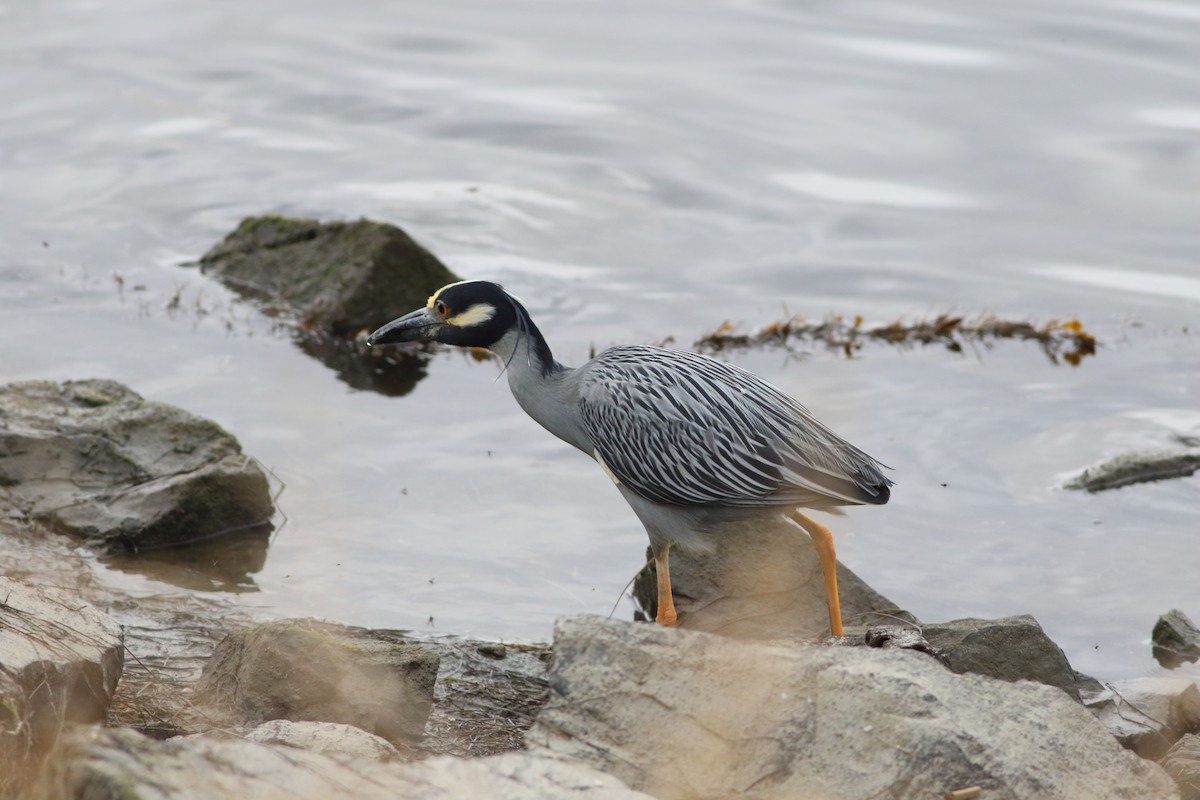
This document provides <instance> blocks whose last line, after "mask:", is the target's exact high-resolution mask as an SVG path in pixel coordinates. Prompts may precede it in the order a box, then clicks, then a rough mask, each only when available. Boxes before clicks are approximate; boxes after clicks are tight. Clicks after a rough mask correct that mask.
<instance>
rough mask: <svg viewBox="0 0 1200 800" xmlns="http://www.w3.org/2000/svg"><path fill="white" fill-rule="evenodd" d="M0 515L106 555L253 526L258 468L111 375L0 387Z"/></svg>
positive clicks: (263, 490)
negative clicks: (82, 541) (88, 543)
mask: <svg viewBox="0 0 1200 800" xmlns="http://www.w3.org/2000/svg"><path fill="white" fill-rule="evenodd" d="M0 513H5V514H10V515H12V514H15V515H18V516H21V517H24V518H28V519H32V520H35V521H38V522H41V523H43V524H45V525H47V526H49V527H50V528H51V529H53V530H56V531H59V532H62V533H70V534H74V535H77V536H84V537H87V538H88V539H90V540H92V541H93V542H95V543H97V544H99V545H101V546H102V547H104V548H107V549H109V550H113V551H118V550H129V551H136V550H144V549H151V548H158V547H167V546H174V545H181V544H187V543H190V542H195V541H199V540H204V539H209V538H212V537H216V536H220V535H223V534H231V533H237V532H244V531H248V530H250V529H258V530H261V529H262V528H263V527H265V526H267V525H269V524H270V519H271V516H272V514H273V513H274V508H273V506H272V503H271V494H270V487H269V485H268V483H267V478H266V475H265V474H263V471H262V470H261V469H260V468H259V466H258V464H256V463H255V462H254V461H253V459H250V458H248V457H247V456H246V455H244V454H243V453H242V449H241V446H240V445H239V444H238V442H237V440H236V439H234V438H233V437H232V436H231V435H229V434H228V433H227V432H225V431H224V430H223V429H222V428H221V427H220V426H219V425H217V424H216V423H214V422H210V421H209V420H206V419H201V418H200V417H197V416H195V415H193V414H189V413H188V412H186V411H183V410H181V409H178V408H175V407H173V406H168V405H164V404H162V403H150V402H146V401H145V400H143V399H142V398H141V397H140V396H139V395H138V394H136V393H134V392H133V391H131V390H130V389H128V388H126V387H125V386H122V385H121V384H119V383H116V382H115V381H108V380H85V381H67V382H65V383H55V382H51V381H27V382H23V383H11V384H8V385H5V386H0Z"/></svg>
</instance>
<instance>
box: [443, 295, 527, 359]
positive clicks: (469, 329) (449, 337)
mask: <svg viewBox="0 0 1200 800" xmlns="http://www.w3.org/2000/svg"><path fill="white" fill-rule="evenodd" d="M430 304H431V306H433V307H434V308H435V309H436V310H437V311H438V313H439V315H441V316H442V318H443V319H444V320H445V322H446V324H445V325H443V326H442V327H441V328H439V329H438V331H437V334H436V337H435V338H436V339H437V340H438V341H439V342H445V343H446V344H453V345H457V346H458V347H491V346H492V345H494V344H495V343H496V342H498V341H500V339H502V338H503V337H504V334H505V333H507V332H508V331H509V330H511V329H512V328H514V327H516V325H517V310H516V307H514V301H513V299H512V298H511V297H509V296H508V294H507V293H506V292H505V291H504V289H502V288H501V287H500V285H499V284H496V283H492V282H491V281H467V282H465V283H452V284H450V285H449V286H446V287H445V288H443V289H442V290H441V291H439V292H438V293H437V294H436V295H434V297H433V298H431V300H430ZM443 310H444V314H443ZM489 311H490V313H488V312H489ZM456 321H457V322H458V323H460V324H455V323H456Z"/></svg>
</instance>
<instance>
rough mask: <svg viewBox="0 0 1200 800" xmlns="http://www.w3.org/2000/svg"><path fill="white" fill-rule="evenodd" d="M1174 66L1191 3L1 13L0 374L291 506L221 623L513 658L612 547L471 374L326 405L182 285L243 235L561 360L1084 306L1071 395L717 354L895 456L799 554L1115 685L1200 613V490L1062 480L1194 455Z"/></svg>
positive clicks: (1199, 152) (13, 9)
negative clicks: (310, 219)
mask: <svg viewBox="0 0 1200 800" xmlns="http://www.w3.org/2000/svg"><path fill="white" fill-rule="evenodd" d="M1197 54H1200V13H1198V12H1197V10H1196V7H1195V6H1194V4H1191V3H1187V2H1094V1H1091V2H1086V3H1085V2H1070V1H1069V0H1063V1H1062V2H1055V3H1044V2H1013V3H1004V4H999V3H997V4H987V5H985V4H970V5H969V6H964V5H963V4H960V3H953V2H949V0H923V1H922V2H915V3H905V4H903V6H897V5H895V4H890V3H884V2H878V1H877V0H876V1H874V2H871V1H869V0H868V1H866V2H855V3H839V4H819V3H818V4H813V3H804V4H802V3H794V2H774V3H772V2H727V3H720V4H718V3H711V4H705V5H698V4H695V3H684V2H661V3H655V4H647V3H633V2H598V0H579V1H578V2H574V3H570V4H566V3H551V2H546V1H545V0H530V2H519V3H505V4H489V3H482V2H466V1H465V0H463V1H462V2H448V3H438V4H432V3H392V2H388V3H385V2H367V3H358V4H354V5H353V6H346V7H339V8H337V9H336V10H334V9H331V8H330V7H329V6H328V5H327V4H324V3H317V2H311V1H309V0H300V2H295V1H293V2H288V3H283V2H278V1H277V0H269V1H268V2H261V3H254V4H248V3H238V4H234V3H230V2H223V1H219V2H213V3H208V4H204V5H202V6H197V5H196V4H184V3H178V2H176V3H171V2H153V3H151V2H146V1H145V0H128V1H127V2H114V3H104V2H76V3H54V4H44V3H35V2H28V0H26V1H25V2H0V313H2V316H0V341H2V347H3V353H4V359H3V362H2V366H0V379H3V380H20V379H28V378H54V379H70V378H82V377H90V376H101V377H111V378H115V379H117V380H121V381H123V382H125V383H127V384H128V385H130V386H131V387H132V388H134V389H135V390H136V391H138V392H140V393H142V394H143V395H145V396H146V397H148V398H151V399H154V400H161V401H164V402H168V403H175V404H177V405H181V406H183V407H185V408H187V409H189V410H191V411H193V412H195V413H198V414H201V415H205V416H208V417H212V418H214V419H216V420H217V421H219V422H220V423H221V424H222V425H224V426H225V427H226V428H227V429H228V430H230V431H231V432H233V433H234V434H235V435H236V436H237V437H238V438H239V439H240V440H241V442H242V443H243V446H244V447H245V449H246V450H247V451H248V452H249V453H251V454H253V455H255V456H256V457H258V458H259V459H260V460H261V461H262V462H263V463H264V464H266V465H267V466H269V467H270V468H271V469H272V470H274V472H275V474H276V475H277V476H278V477H279V479H280V480H281V481H282V482H283V483H284V484H285V485H286V488H285V490H284V493H283V495H282V498H281V505H282V506H283V508H284V510H285V512H286V514H287V517H288V521H287V524H286V525H285V526H284V527H283V529H282V531H281V532H280V533H279V534H278V535H277V536H276V537H275V539H274V541H273V542H272V544H271V546H270V549H269V551H268V553H267V556H266V562H265V566H264V567H263V568H262V569H261V571H259V572H256V573H253V574H251V575H249V576H240V577H239V576H234V578H232V581H233V583H235V584H238V586H237V588H240V589H242V590H243V591H241V592H239V593H236V597H237V602H239V603H242V604H245V605H246V606H247V607H248V608H252V609H254V610H257V611H259V612H263V613H270V614H281V615H282V614H288V615H319V616H324V617H328V618H333V619H338V620H342V621H346V622H350V623H356V624H362V625H374V626H386V627H393V628H404V627H409V628H414V629H422V630H433V631H441V632H453V633H459V634H466V635H473V636H482V637H489V638H519V639H545V638H547V637H548V636H549V634H550V627H551V624H552V621H553V618H554V617H555V616H556V615H559V614H563V613H570V612H591V613H607V612H608V610H609V608H610V607H611V606H612V605H613V603H614V602H616V601H617V599H618V597H619V596H620V592H621V587H622V586H623V585H624V584H625V582H626V580H627V579H628V578H629V577H630V576H631V575H632V574H633V572H634V571H635V570H636V569H637V568H638V566H639V564H640V561H641V558H642V549H643V547H644V544H645V537H644V533H643V532H642V531H641V529H640V527H639V526H638V524H637V522H636V520H635V519H634V517H633V516H632V514H631V513H630V512H629V510H628V509H627V508H626V507H625V505H624V503H623V502H622V501H621V499H620V498H619V496H618V495H617V493H616V492H615V491H613V490H612V488H611V486H610V485H609V484H608V481H607V479H606V478H604V476H603V475H602V474H601V473H600V472H599V471H598V470H596V469H595V466H594V464H592V463H590V462H589V461H588V460H586V459H584V458H582V457H580V456H579V455H578V454H577V453H575V452H574V451H571V450H569V449H568V448H566V447H565V446H563V445H561V443H559V442H557V441H556V440H554V439H553V438H551V437H550V436H548V435H546V434H545V433H544V432H542V431H541V430H539V429H538V428H537V427H536V426H535V425H534V423H532V422H530V421H529V420H528V419H527V418H525V417H524V415H523V414H522V413H521V412H520V410H519V409H518V408H517V407H516V404H515V403H514V402H513V401H512V398H511V397H510V396H509V394H508V390H507V387H506V386H505V385H504V384H503V382H501V383H495V382H494V381H493V376H494V374H495V371H494V369H493V368H492V367H491V366H490V365H478V364H475V363H474V362H472V361H470V360H469V359H467V358H464V357H462V356H461V355H459V354H452V353H447V354H445V355H442V356H440V357H439V358H438V359H436V360H435V362H434V363H433V364H432V365H431V368H430V370H429V375H428V377H427V378H426V379H425V380H424V381H422V382H421V383H420V384H419V385H418V387H417V388H416V390H415V391H414V392H413V393H411V394H409V395H407V396H405V397H402V398H386V397H382V396H379V395H375V394H372V393H367V392H357V391H353V390H351V389H349V388H348V387H347V386H345V385H343V384H341V383H339V382H338V380H337V379H336V377H335V375H334V373H332V372H331V371H329V370H327V369H326V368H325V367H323V366H321V365H320V364H319V363H318V362H316V361H314V360H312V359H310V358H308V357H306V356H304V355H303V354H302V353H301V352H300V351H299V350H298V349H296V348H295V347H294V346H293V345H292V343H291V342H290V341H288V339H287V337H286V336H284V335H282V334H280V333H279V332H277V331H274V330H273V329H272V324H271V322H270V321H269V320H266V319H264V318H262V317H261V316H260V315H259V314H258V313H257V312H256V311H255V309H254V308H253V307H252V306H248V305H246V304H243V303H239V302H237V301H236V300H234V299H233V298H232V297H231V296H230V295H229V294H228V293H227V292H225V291H224V290H223V289H222V288H221V287H220V286H218V285H216V284H215V283H212V282H210V281H208V280H206V279H204V278H203V277H201V276H199V275H198V274H196V273H195V272H194V271H189V270H185V269H181V268H180V267H179V266H177V265H178V264H179V263H180V262H183V261H187V260H191V259H194V258H195V257H196V256H198V255H199V254H200V253H202V252H203V251H204V250H206V249H207V248H208V247H209V246H210V245H211V244H212V243H214V242H215V241H216V240H217V239H219V238H220V237H221V236H223V235H224V233H226V232H227V231H228V230H230V229H231V228H232V227H233V226H234V225H235V224H236V223H237V221H238V220H239V219H240V218H241V217H243V216H245V215H249V214H257V213H267V212H271V213H283V214H291V215H303V216H315V217H321V218H354V217H358V216H368V217H371V218H374V219H381V220H387V221H392V222H395V223H397V224H400V225H402V226H403V227H404V228H405V229H407V230H408V231H409V232H410V233H412V234H413V235H414V236H415V237H417V238H418V239H419V240H420V241H422V242H423V243H424V244H426V245H427V246H428V247H430V248H431V249H432V250H433V251H434V252H436V253H437V254H438V255H439V256H440V257H441V258H442V259H443V260H444V261H446V262H447V263H448V264H449V265H450V266H451V267H452V268H453V269H454V270H455V271H457V272H458V273H460V274H463V275H467V276H478V277H489V278H493V279H497V280H500V281H502V282H504V283H506V284H507V285H508V286H509V287H510V288H511V289H513V290H514V291H516V292H517V293H518V294H520V295H521V296H522V297H523V298H524V299H525V301H526V302H527V304H528V306H529V307H530V309H531V311H532V312H533V314H534V315H535V317H536V318H537V320H538V322H539V324H540V325H541V327H542V329H543V331H544V332H545V333H546V334H547V336H548V338H549V339H550V342H551V345H552V347H554V349H555V354H556V355H557V356H558V358H559V359H560V360H562V361H564V362H565V363H568V364H576V363H579V362H581V361H583V360H584V359H586V357H587V354H588V352H589V350H590V348H592V347H593V346H596V347H604V346H607V345H609V344H613V343H618V342H660V341H663V340H664V339H666V338H667V337H674V340H675V341H676V343H677V344H681V345H686V344H688V343H690V342H691V341H693V340H694V339H696V338H697V337H699V336H700V335H702V334H703V333H705V332H707V331H710V330H712V329H713V328H715V327H716V326H717V325H718V324H720V323H721V322H722V321H724V320H727V319H728V320H731V321H734V322H739V323H741V324H742V325H743V326H744V328H745V329H752V328H753V327H755V326H756V325H760V324H765V323H767V322H769V321H771V320H773V319H777V318H779V317H781V316H783V315H784V314H785V313H799V314H802V315H804V316H806V317H808V318H818V319H819V318H821V317H823V316H825V315H827V314H831V313H839V314H845V315H847V316H853V315H859V314H861V315H862V316H864V317H865V318H866V319H867V320H869V321H877V322H889V321H891V320H892V319H895V318H897V317H906V318H909V319H915V318H917V317H921V316H928V315H934V314H937V313H940V312H942V311H946V310H955V311H957V312H959V313H966V314H968V315H970V314H975V313H984V312H988V313H996V314H999V315H1002V316H1009V317H1015V318H1020V319H1025V318H1028V319H1033V320H1037V321H1046V320H1049V319H1071V318H1078V319H1080V320H1082V321H1083V323H1084V324H1085V326H1086V328H1087V329H1088V330H1089V331H1090V332H1091V333H1093V334H1094V335H1096V336H1097V337H1099V339H1100V340H1101V342H1102V345H1103V346H1102V347H1101V350H1100V353H1099V354H1098V355H1097V356H1096V357H1095V358H1090V359H1086V360H1085V361H1084V362H1083V364H1081V365H1080V366H1079V367H1078V368H1070V367H1066V366H1056V365H1053V364H1051V363H1050V362H1049V361H1048V360H1047V359H1046V358H1045V357H1044V356H1043V355H1042V354H1041V353H1040V351H1039V350H1038V349H1037V348H1036V347H1035V346H1033V345H1022V344H1017V343H1005V344H1001V345H998V346H996V347H994V348H992V349H986V350H981V351H978V352H970V351H968V352H966V353H964V354H961V355H955V354H952V353H948V352H946V351H944V350H942V349H940V348H930V349H910V350H895V349H890V348H886V347H884V346H871V347H868V348H867V349H866V350H864V351H863V353H862V354H861V355H860V357H858V358H855V359H852V360H847V359H845V358H843V357H840V356H839V355H838V354H836V353H829V352H826V351H824V350H821V349H819V348H818V349H814V350H813V352H812V353H811V354H809V355H808V356H807V357H805V358H801V359H788V358H785V357H783V356H782V354H780V353H777V352H776V353H771V352H767V353H757V354H739V355H736V356H735V358H736V360H737V361H738V362H739V363H742V364H744V365H745V366H748V367H750V368H752V369H754V370H756V371H759V372H760V373H762V374H763V375H765V376H766V377H768V378H769V379H770V380H772V381H773V382H775V383H777V384H779V385H780V386H782V387H784V388H785V389H787V390H788V391H790V392H792V393H794V394H795V395H796V396H797V397H799V398H800V399H801V400H802V401H803V402H805V403H806V404H807V405H809V407H810V408H812V409H813V410H814V412H816V413H817V414H818V416H820V417H821V418H822V419H823V420H825V421H826V422H828V423H829V424H831V425H832V426H833V427H834V428H835V429H836V430H838V431H839V432H841V433H842V434H843V435H845V436H847V438H849V439H851V440H852V441H854V442H855V443H857V444H859V445H860V446H862V447H863V448H864V449H866V450H867V451H868V452H870V453H872V454H873V455H875V456H876V457H878V458H880V459H881V460H883V461H885V462H887V463H888V464H890V465H892V466H893V467H894V468H895V473H894V475H895V478H896V480H897V482H898V484H899V485H898V486H897V488H896V491H895V494H894V499H893V501H892V503H891V504H890V505H888V506H886V507H884V508H869V509H855V510H852V511H851V512H850V514H849V516H848V517H846V518H844V519H835V520H833V523H832V524H833V527H834V529H835V531H836V532H837V534H838V542H839V553H840V555H841V556H842V558H843V560H844V561H845V562H846V563H847V564H849V565H850V566H851V567H852V568H853V569H855V570H856V571H858V572H859V573H860V574H861V575H863V576H864V577H865V578H866V579H867V580H868V581H869V582H871V583H872V584H873V585H874V586H875V587H876V588H878V589H879V590H880V591H882V592H884V593H885V594H887V595H889V596H890V597H892V598H893V599H894V600H896V601H897V602H899V603H900V604H902V605H904V606H906V607H908V608H910V609H911V610H913V611H914V612H915V613H916V614H918V616H920V617H922V618H924V619H928V620H941V619H947V618H952V617H960V616H966V615H976V616H989V617H991V616H1001V615H1006V614H1014V613H1025V612H1028V613H1032V614H1034V615H1035V616H1036V617H1037V618H1038V619H1039V620H1040V621H1041V622H1042V624H1043V625H1044V626H1045V627H1046V628H1047V630H1048V631H1049V633H1050V634H1051V635H1052V636H1053V637H1054V638H1055V639H1056V640H1057V641H1058V642H1060V643H1061V644H1062V645H1063V646H1064V647H1065V649H1066V650H1067V653H1068V656H1069V657H1070V658H1071V660H1072V663H1073V664H1074V665H1075V666H1076V667H1077V668H1078V669H1081V670H1084V671H1088V672H1092V673H1095V674H1097V675H1099V676H1100V677H1106V678H1112V677H1122V676H1129V675H1138V674H1144V673H1146V672H1149V671H1152V670H1153V662H1152V661H1151V660H1150V657H1149V646H1148V638H1149V630H1150V627H1151V625H1152V624H1153V622H1154V620H1155V618H1156V617H1157V616H1158V614H1160V613H1162V612H1165V611H1166V610H1167V609H1169V608H1171V607H1173V606H1178V607H1181V608H1183V609H1185V610H1187V611H1189V613H1191V614H1192V616H1193V617H1195V618H1200V590H1197V588H1196V586H1197V581H1196V564H1197V558H1196V544H1195V541H1196V539H1195V537H1196V518H1197V508H1198V502H1200V483H1198V480H1200V479H1197V478H1191V479H1187V480H1178V481H1171V482H1166V483H1161V484H1155V485H1147V486H1140V487H1134V488H1129V489H1124V490H1120V491H1116V492H1111V493H1106V494H1101V495H1095V496H1089V495H1080V494H1076V493H1069V492H1064V491H1061V490H1059V489H1057V488H1056V487H1057V486H1058V485H1059V484H1060V483H1061V481H1062V480H1063V478H1064V477H1065V476H1067V475H1070V474H1073V473H1075V472H1077V471H1078V470H1080V469H1082V468H1083V467H1085V466H1088V465H1089V464H1093V463H1096V462H1098V461H1101V460H1103V459H1105V458H1107V457H1109V456H1111V455H1115V454H1117V453H1119V452H1122V451H1124V450H1127V449H1134V448H1146V447H1168V446H1171V444H1172V436H1173V435H1175V434H1185V435H1197V434H1200V402H1198V400H1197V394H1198V392H1200V377H1198V376H1200V371H1198V370H1197V366H1198V364H1200V345H1198V344H1197V337H1196V326H1197V323H1198V319H1197V318H1198V312H1200V267H1198V265H1197V254H1198V253H1200V194H1197V192H1196V186H1197V185H1200V55H1197ZM117 276H119V277H120V279H121V283H120V284H118V282H117V280H116V277H117ZM176 298H177V301H176ZM406 310H407V309H396V311H397V313H399V312H402V311H406ZM118 566H119V565H104V564H100V563H98V562H97V563H96V569H97V570H98V571H99V572H100V573H101V575H102V576H103V578H104V580H106V581H109V582H112V583H113V584H114V585H119V586H121V587H123V588H126V589H128V590H130V591H134V592H137V593H146V594H149V593H156V592H166V591H199V590H200V589H202V588H203V587H204V580H203V579H197V578H196V577H195V575H194V574H192V573H190V572H189V577H188V578H187V579H186V580H181V579H178V577H175V578H172V575H171V574H170V570H167V571H166V572H164V571H162V570H161V569H159V568H158V567H148V568H147V569H145V570H142V571H141V572H139V571H132V572H127V571H122V568H118ZM159 566H161V565H159ZM172 580H175V582H176V583H181V584H183V585H184V586H186V587H187V588H186V589H182V588H177V587H175V586H174V584H173V583H172V582H171V581H172ZM212 588H214V589H219V590H222V591H229V590H230V588H231V583H230V580H226V579H222V580H219V581H216V582H215V583H213V585H212ZM232 594H234V593H231V595H232ZM629 610H630V609H629V605H628V603H627V602H625V603H623V604H622V605H621V606H619V608H618V613H619V614H621V615H622V616H627V615H628V613H629Z"/></svg>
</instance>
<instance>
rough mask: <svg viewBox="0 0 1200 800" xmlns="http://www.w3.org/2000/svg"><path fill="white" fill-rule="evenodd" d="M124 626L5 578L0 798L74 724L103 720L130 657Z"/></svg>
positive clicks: (0, 582)
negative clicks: (59, 734) (122, 627)
mask: <svg viewBox="0 0 1200 800" xmlns="http://www.w3.org/2000/svg"><path fill="white" fill-rule="evenodd" d="M124 655H125V653H124V650H123V649H122V638H121V626H120V625H119V624H118V623H117V622H116V621H115V620H113V619H112V618H111V617H109V616H108V615H106V614H104V613H102V612H100V611H97V610H96V609H94V608H92V607H91V606H90V605H88V604H87V603H84V602H81V601H80V600H79V599H78V598H77V597H74V596H72V595H71V594H70V593H67V592H63V591H59V590H55V589H50V588H47V587H39V586H28V585H25V584H22V583H18V582H16V581H13V580H11V579H9V578H4V577H0V795H3V794H4V793H5V792H6V791H10V792H11V791H13V790H14V789H15V788H16V785H17V784H18V783H19V782H20V781H21V780H22V779H23V778H24V776H25V774H26V772H27V770H26V769H24V768H23V767H24V765H27V764H30V763H32V762H36V761H37V759H39V758H40V757H41V755H42V754H43V753H44V751H45V750H46V749H47V748H48V747H49V746H50V745H52V744H53V742H54V740H55V738H56V737H57V735H58V732H59V731H60V730H61V728H62V726H63V724H64V723H67V722H100V721H102V720H103V719H104V717H105V713H106V712H107V709H108V706H109V703H110V702H111V701H112V698H113V693H114V691H115V690H116V687H117V680H118V678H119V677H120V675H121V665H122V662H123V660H124Z"/></svg>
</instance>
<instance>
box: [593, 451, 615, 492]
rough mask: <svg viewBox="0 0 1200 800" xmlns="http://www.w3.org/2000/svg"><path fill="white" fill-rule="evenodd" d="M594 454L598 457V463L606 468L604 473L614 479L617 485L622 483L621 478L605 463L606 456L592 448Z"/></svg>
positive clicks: (601, 467) (602, 467) (603, 468)
mask: <svg viewBox="0 0 1200 800" xmlns="http://www.w3.org/2000/svg"><path fill="white" fill-rule="evenodd" d="M592 455H593V456H595V457H596V463H597V464H599V465H600V469H602V470H604V474H605V475H607V476H608V477H609V479H611V480H612V482H613V483H614V484H616V485H617V486H620V485H621V479H620V478H618V477H617V476H616V475H613V471H612V470H611V469H609V468H608V464H605V463H604V456H602V455H600V451H599V450H592Z"/></svg>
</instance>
